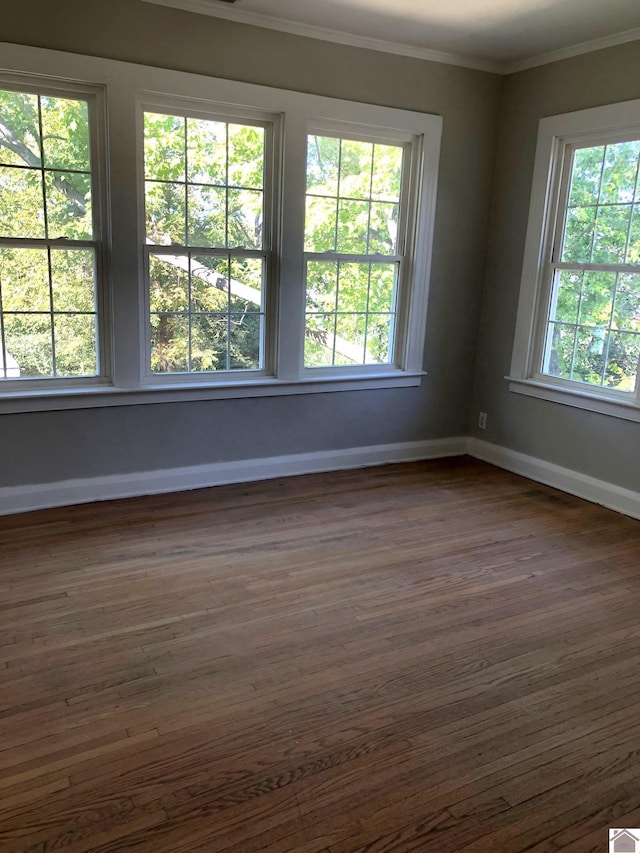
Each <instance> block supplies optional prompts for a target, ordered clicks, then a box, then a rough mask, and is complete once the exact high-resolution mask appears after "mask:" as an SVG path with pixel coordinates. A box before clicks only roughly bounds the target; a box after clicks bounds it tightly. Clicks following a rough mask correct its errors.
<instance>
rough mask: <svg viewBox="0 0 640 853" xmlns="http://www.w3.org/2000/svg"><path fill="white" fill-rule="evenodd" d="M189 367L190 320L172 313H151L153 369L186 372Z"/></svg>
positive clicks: (166, 371) (157, 371)
mask: <svg viewBox="0 0 640 853" xmlns="http://www.w3.org/2000/svg"><path fill="white" fill-rule="evenodd" d="M188 369H189V320H188V318H187V317H181V316H175V315H172V314H152V315H151V370H152V371H153V372H154V373H185V372H186V371H187V370H188Z"/></svg>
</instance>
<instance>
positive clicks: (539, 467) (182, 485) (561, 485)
mask: <svg viewBox="0 0 640 853" xmlns="http://www.w3.org/2000/svg"><path fill="white" fill-rule="evenodd" d="M465 453H468V454H469V455H470V456H473V457H475V458H476V459H481V460H482V461H484V462H489V463H490V464H492V465H496V466H497V467H499V468H505V469H506V470H507V471H513V472H514V473H515V474H521V475H522V476H524V477H528V478H529V479H530V480H535V481H537V482H539V483H544V484H545V485H547V486H552V487H553V488H556V489H560V490H561V491H564V492H568V493H569V494H572V495H576V496H577V497H580V498H584V499H585V500H588V501H591V502H592V503H597V504H601V505H602V506H606V507H608V508H609V509H613V510H616V511H617V512H621V513H623V514H624V515H630V516H631V517H633V518H639V519H640V493H639V492H633V491H631V490H630V489H623V488H621V487H620V486H615V485H613V484H612V483H607V482H605V481H604V480H597V479H595V478H594V477H588V476H587V475H586V474H581V473H579V472H578V471H572V470H570V469H569V468H563V467H561V466H560V465H554V464H553V463H551V462H546V461H545V460H544V459H538V458H536V457H534V456H527V455H525V454H524V453H518V452H517V451H515V450H510V449H509V448H507V447H501V446H499V445H497V444H490V443H489V442H487V441H482V440H481V439H478V438H471V437H469V438H467V437H465V436H457V437H454V438H440V439H432V440H430V441H412V442H404V443H401V444H379V445H372V446H370V447H352V448H347V449H346V450H327V451H320V452H317V453H298V454H292V455H290V456H270V457H264V458H260V459H244V460H240V461H236V462H215V463H213V464H211V465H196V466H193V467H188V468H169V469H164V470H159V471H140V472H136V473H133V474H112V475H108V476H105V477H89V478H86V479H74V480H62V481H60V482H56V483H39V484H36V485H29V486H7V487H4V488H0V515H11V514H13V513H18V512H28V511H30V510H36V509H48V508H50V507H59V506H69V505H71V504H80V503H91V502H93V501H105V500H113V499H115V498H131V497H138V496H140V495H154V494H161V493H166V492H180V491H186V490H189V489H202V488H207V487H208V486H222V485H225V484H228V483H247V482H250V481H252V480H268V479H272V478H275V477H292V476H296V475H298V474H313V473H318V472H322V471H339V470H343V469H348V468H364V467H368V466H373V465H386V464H390V463H392V462H415V461H418V460H421V459H440V458H443V457H447V456H462V455H464V454H465Z"/></svg>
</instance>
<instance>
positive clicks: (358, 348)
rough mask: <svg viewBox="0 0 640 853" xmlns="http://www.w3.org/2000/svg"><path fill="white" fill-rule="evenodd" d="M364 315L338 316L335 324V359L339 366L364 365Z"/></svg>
mask: <svg viewBox="0 0 640 853" xmlns="http://www.w3.org/2000/svg"><path fill="white" fill-rule="evenodd" d="M365 327H366V315H362V314H338V317H337V323H336V340H335V348H336V357H337V356H341V359H340V364H364V336H365Z"/></svg>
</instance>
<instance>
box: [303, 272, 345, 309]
mask: <svg viewBox="0 0 640 853" xmlns="http://www.w3.org/2000/svg"><path fill="white" fill-rule="evenodd" d="M337 278H338V263H337V262H336V261H309V262H308V264H307V311H311V312H323V311H333V310H335V307H336V281H337Z"/></svg>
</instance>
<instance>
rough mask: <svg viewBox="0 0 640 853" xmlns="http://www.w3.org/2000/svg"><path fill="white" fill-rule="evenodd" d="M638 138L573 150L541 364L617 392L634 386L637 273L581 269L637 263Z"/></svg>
mask: <svg viewBox="0 0 640 853" xmlns="http://www.w3.org/2000/svg"><path fill="white" fill-rule="evenodd" d="M639 157H640V141H632V142H620V143H616V144H613V145H600V146H594V147H589V148H579V149H577V151H576V152H575V155H574V159H573V168H572V173H571V184H570V191H569V206H568V210H567V218H566V223H565V228H564V239H563V246H562V260H563V261H564V262H567V263H571V264H575V265H576V269H575V270H571V269H569V270H566V269H565V270H561V271H558V272H557V273H556V278H555V282H554V288H553V298H552V310H551V316H550V320H551V324H550V334H549V338H548V344H547V355H546V369H547V370H548V372H549V373H551V374H553V375H555V376H560V377H562V378H565V379H573V380H577V381H580V382H586V383H588V384H592V385H604V386H607V387H611V388H617V389H619V390H621V391H632V390H634V388H635V385H636V381H637V373H638V359H639V357H640V274H635V273H625V272H616V271H593V270H591V271H583V270H581V269H580V266H581V265H584V264H610V265H616V264H623V263H624V264H637V263H640V184H639V182H638V164H639Z"/></svg>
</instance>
